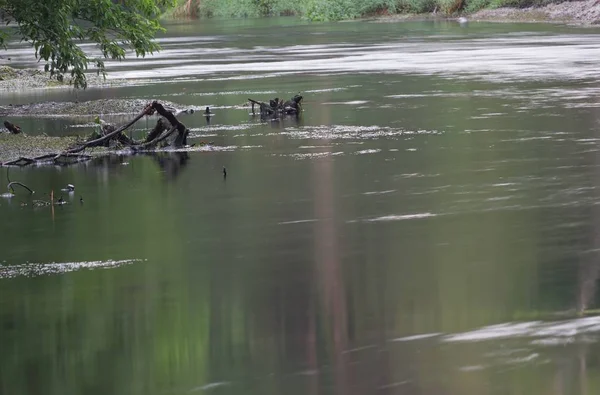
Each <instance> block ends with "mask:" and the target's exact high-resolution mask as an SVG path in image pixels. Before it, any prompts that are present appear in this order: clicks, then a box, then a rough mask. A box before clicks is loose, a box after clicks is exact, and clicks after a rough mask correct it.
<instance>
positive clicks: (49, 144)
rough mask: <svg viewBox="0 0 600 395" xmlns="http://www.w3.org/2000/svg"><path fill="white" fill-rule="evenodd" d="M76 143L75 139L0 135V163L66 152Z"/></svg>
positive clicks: (71, 137)
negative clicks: (22, 157)
mask: <svg viewBox="0 0 600 395" xmlns="http://www.w3.org/2000/svg"><path fill="white" fill-rule="evenodd" d="M76 141H77V138H76V137H73V136H70V137H49V136H27V135H25V134H17V135H14V134H9V133H0V147H1V149H0V163H2V162H6V161H9V160H13V159H17V158H19V157H21V156H24V157H29V158H33V157H36V156H41V155H48V154H52V153H58V152H62V151H64V150H66V149H67V148H69V147H70V146H72V145H73V144H74V143H75V142H76Z"/></svg>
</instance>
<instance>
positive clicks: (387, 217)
mask: <svg viewBox="0 0 600 395" xmlns="http://www.w3.org/2000/svg"><path fill="white" fill-rule="evenodd" d="M435 216H436V214H432V213H418V214H404V215H384V216H383V217H377V218H371V219H367V220H365V221H366V222H388V221H404V220H409V219H421V218H429V217H435Z"/></svg>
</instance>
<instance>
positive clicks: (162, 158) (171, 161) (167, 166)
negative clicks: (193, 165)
mask: <svg viewBox="0 0 600 395" xmlns="http://www.w3.org/2000/svg"><path fill="white" fill-rule="evenodd" d="M148 155H150V156H151V157H152V158H153V159H154V160H155V161H156V163H157V164H158V166H159V167H160V168H161V170H162V171H163V173H164V174H165V178H166V179H167V180H168V181H173V180H175V179H176V178H177V177H178V176H179V175H180V174H181V171H182V170H183V169H184V168H185V166H186V165H187V164H188V161H189V160H190V155H189V154H188V153H187V152H152V153H150V154H148Z"/></svg>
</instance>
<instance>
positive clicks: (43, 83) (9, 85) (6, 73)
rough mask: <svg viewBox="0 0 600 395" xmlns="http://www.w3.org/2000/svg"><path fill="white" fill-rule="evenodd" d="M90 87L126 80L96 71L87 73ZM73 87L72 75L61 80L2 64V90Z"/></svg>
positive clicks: (32, 70) (115, 84)
mask: <svg viewBox="0 0 600 395" xmlns="http://www.w3.org/2000/svg"><path fill="white" fill-rule="evenodd" d="M86 80H87V84H88V87H111V86H119V85H123V84H125V81H122V80H115V79H110V80H109V79H104V77H103V76H101V75H97V74H95V73H89V74H86ZM47 88H63V89H65V88H73V85H72V84H71V77H70V76H67V77H65V78H64V79H63V80H62V81H59V80H58V79H57V78H56V76H51V75H50V73H46V72H44V71H42V70H38V69H16V68H13V67H11V66H9V65H6V64H5V65H2V66H0V91H18V90H23V89H47Z"/></svg>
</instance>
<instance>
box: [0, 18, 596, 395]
mask: <svg viewBox="0 0 600 395" xmlns="http://www.w3.org/2000/svg"><path fill="white" fill-rule="evenodd" d="M162 42H163V45H164V48H165V50H164V51H163V52H162V53H161V54H159V55H157V56H156V57H154V58H151V59H147V60H144V61H137V60H135V59H133V60H129V61H126V62H123V63H120V64H119V63H117V64H114V63H113V64H111V65H110V69H111V77H113V78H125V79H128V80H130V82H131V86H128V87H123V88H114V89H105V90H99V89H89V90H88V91H86V92H78V93H73V92H65V91H50V92H42V91H36V92H13V93H3V94H2V96H1V97H0V102H1V103H3V104H7V103H15V104H16V103H28V102H32V101H40V100H91V99H98V98H111V97H113V98H114V97H121V98H122V97H125V98H148V99H151V98H153V99H159V100H170V101H174V102H176V103H180V104H181V105H182V106H185V107H196V108H198V109H201V108H204V107H205V106H211V107H212V108H213V111H214V112H215V113H216V115H215V116H214V117H213V118H212V119H211V123H210V124H207V122H206V120H205V119H204V117H203V116H202V115H201V114H198V113H196V114H194V115H184V116H182V118H181V120H182V121H183V122H184V123H185V124H186V125H188V126H189V127H190V128H191V130H192V136H193V138H192V139H191V140H190V141H191V142H196V143H199V142H201V141H213V142H214V146H212V147H200V146H197V147H196V148H194V149H192V150H191V151H190V152H171V153H157V154H156V155H147V156H136V157H131V156H123V157H120V158H119V157H112V158H110V159H104V160H98V161H96V162H93V163H88V164H85V165H81V166H75V167H69V168H53V167H42V168H31V169H12V170H11V172H10V177H11V179H12V180H19V181H22V182H25V183H26V184H28V185H30V186H31V187H32V188H34V189H35V190H36V191H37V192H36V195H37V198H39V199H44V198H45V197H44V196H45V195H44V194H47V193H49V192H50V191H51V190H54V192H55V194H56V195H57V196H58V195H60V194H62V195H63V196H64V198H65V199H66V200H68V201H69V202H70V204H66V205H63V206H57V207H55V208H54V209H53V210H52V209H51V208H48V207H43V208H35V209H34V208H33V207H31V201H30V198H28V197H27V195H25V194H19V195H17V196H16V197H15V198H13V199H11V200H7V199H2V200H0V215H1V218H2V221H1V224H0V234H1V235H2V237H1V239H0V240H1V241H0V246H1V251H2V254H1V255H0V259H1V261H2V266H0V393H1V394H32V395H33V394H45V395H54V394H56V395H59V394H60V395H63V394H83V393H85V394H94V395H95V394H98V395H100V394H103V395H104V394H144V395H150V394H188V393H215V394H242V393H244V394H257V395H258V394H261V395H263V394H272V395H275V394H340V395H341V394H344V395H345V394H357V395H358V394H424V395H434V394H461V395H467V394H468V395H485V394H527V395H531V394H592V393H597V392H598V388H599V387H600V382H599V381H598V378H599V377H600V374H599V373H600V371H599V370H600V367H599V360H598V357H597V355H598V352H599V351H600V349H599V346H598V339H599V335H600V316H596V315H594V311H595V309H596V308H597V301H598V296H597V293H596V284H597V281H598V277H599V276H600V255H599V251H600V227H599V225H598V223H599V222H598V221H600V206H599V205H598V204H599V203H600V184H599V181H598V177H600V150H599V147H598V143H599V139H600V137H599V135H598V132H599V127H598V114H599V113H598V110H597V108H598V107H599V106H600V104H599V102H598V99H597V96H598V94H599V93H600V85H599V84H598V83H597V80H598V77H599V76H600V75H599V74H600V71H598V67H597V59H598V57H599V56H600V45H599V44H598V36H597V31H596V30H583V29H575V28H567V27H558V26H545V25H505V24H502V25H492V24H470V25H469V26H468V27H466V28H461V27H460V26H458V24H454V23H437V24H436V23H404V24H389V23H385V24H378V23H366V22H359V23H339V24H315V25H310V24H303V23H301V22H299V21H297V20H294V19H269V20H259V21H255V20H248V21H226V22H223V21H208V22H207V21H203V22H200V23H197V24H192V23H182V24H176V25H172V26H170V27H169V34H168V37H165V38H164V39H163V40H162ZM11 51H12V52H11V54H12V58H13V61H14V62H16V63H20V64H27V63H28V62H29V60H28V58H27V57H26V52H22V51H19V50H18V49H11ZM297 92H302V93H303V95H304V96H305V106H304V108H305V112H304V114H303V115H302V117H301V119H300V120H298V121H295V120H285V121H283V122H261V121H260V120H259V119H255V118H252V117H251V116H250V115H249V114H248V109H247V108H245V107H243V105H244V104H245V101H246V99H247V98H248V97H252V98H257V99H261V100H265V99H268V98H270V97H274V96H279V97H290V96H292V95H293V94H295V93H297ZM103 116H105V118H107V119H114V120H118V119H121V120H123V119H127V117H120V118H119V117H117V116H113V117H111V116H110V115H104V114H103ZM86 122H87V121H86V120H81V119H80V120H70V119H65V118H52V119H50V118H49V119H45V120H33V119H27V118H23V119H21V120H20V124H21V125H22V126H24V128H27V130H29V131H30V133H36V132H41V131H45V132H47V133H49V134H55V135H60V134H72V133H85V132H87V131H88V130H89V129H87V128H86V126H85V124H86ZM148 122H149V125H151V123H152V121H151V120H150V121H148ZM139 127H140V128H145V127H146V125H145V121H142V122H141V124H140V125H139ZM223 166H225V167H226V168H227V170H228V176H227V179H225V180H224V179H223V176H222V167H223ZM2 171H3V173H2V176H1V177H2V179H4V178H5V173H4V172H5V170H2ZM68 183H72V184H74V185H75V186H76V190H75V193H74V194H72V195H69V194H68V193H67V192H60V188H62V187H64V186H65V185H66V184H68ZM2 192H4V191H2ZM80 197H81V198H83V203H80V201H79V200H80ZM22 204H27V205H25V206H23V205H22ZM583 310H585V311H586V313H587V314H586V315H585V316H582V317H578V316H577V312H578V311H583Z"/></svg>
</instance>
